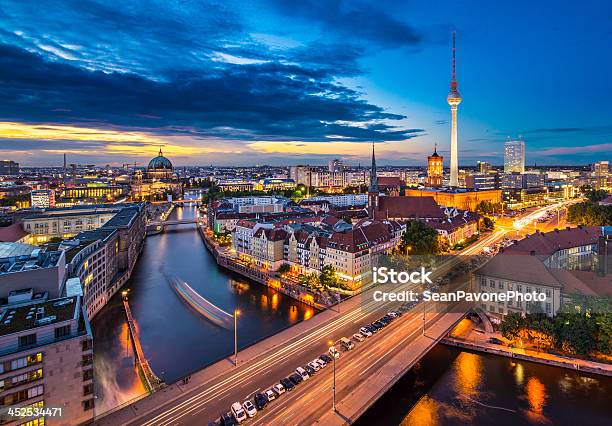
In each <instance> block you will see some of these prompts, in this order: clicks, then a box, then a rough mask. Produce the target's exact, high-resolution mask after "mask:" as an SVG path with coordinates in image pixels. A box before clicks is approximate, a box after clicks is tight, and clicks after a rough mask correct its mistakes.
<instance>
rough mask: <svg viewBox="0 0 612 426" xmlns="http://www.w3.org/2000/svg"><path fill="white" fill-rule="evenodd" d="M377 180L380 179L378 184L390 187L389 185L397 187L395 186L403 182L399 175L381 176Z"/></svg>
mask: <svg viewBox="0 0 612 426" xmlns="http://www.w3.org/2000/svg"><path fill="white" fill-rule="evenodd" d="M377 180H378V186H379V187H381V188H388V187H395V186H397V187H400V186H402V184H403V182H402V180H401V179H400V177H399V176H379V177H378V178H377Z"/></svg>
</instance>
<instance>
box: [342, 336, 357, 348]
mask: <svg viewBox="0 0 612 426" xmlns="http://www.w3.org/2000/svg"><path fill="white" fill-rule="evenodd" d="M340 344H341V345H342V347H343V348H344V349H346V350H347V351H350V350H351V349H353V348H354V347H355V344H354V343H353V342H351V341H350V340H349V339H347V338H346V337H342V338H341V339H340Z"/></svg>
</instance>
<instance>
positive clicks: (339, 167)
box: [327, 158, 344, 173]
mask: <svg viewBox="0 0 612 426" xmlns="http://www.w3.org/2000/svg"><path fill="white" fill-rule="evenodd" d="M327 169H328V170H329V171H330V172H332V173H338V172H341V171H343V170H344V165H343V164H342V160H340V159H338V158H334V159H333V160H329V161H328V162H327Z"/></svg>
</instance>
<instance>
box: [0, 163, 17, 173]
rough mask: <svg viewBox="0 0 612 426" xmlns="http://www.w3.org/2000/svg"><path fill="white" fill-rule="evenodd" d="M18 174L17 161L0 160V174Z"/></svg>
mask: <svg viewBox="0 0 612 426" xmlns="http://www.w3.org/2000/svg"><path fill="white" fill-rule="evenodd" d="M18 174H19V163H16V162H14V161H12V160H1V161H0V175H2V176H16V175H18Z"/></svg>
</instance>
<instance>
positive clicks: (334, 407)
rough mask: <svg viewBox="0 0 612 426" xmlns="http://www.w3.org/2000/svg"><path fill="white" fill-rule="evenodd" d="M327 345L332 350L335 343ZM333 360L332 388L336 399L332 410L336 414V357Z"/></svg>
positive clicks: (333, 400) (330, 342) (331, 342)
mask: <svg viewBox="0 0 612 426" xmlns="http://www.w3.org/2000/svg"><path fill="white" fill-rule="evenodd" d="M327 344H328V345H329V347H330V348H331V347H332V346H334V342H333V341H332V340H330V341H329V342H327ZM332 359H333V363H334V384H333V386H332V389H333V392H334V397H333V399H332V410H333V411H334V413H335V412H336V357H335V356H334V355H332Z"/></svg>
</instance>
